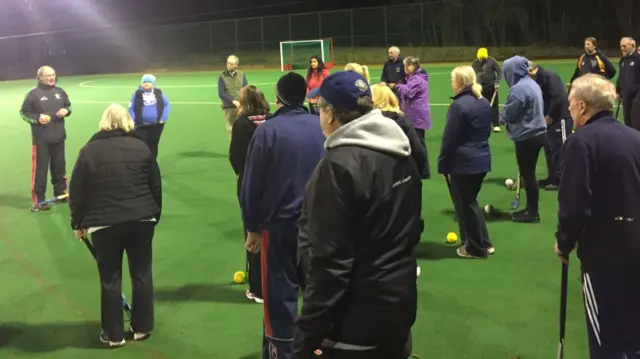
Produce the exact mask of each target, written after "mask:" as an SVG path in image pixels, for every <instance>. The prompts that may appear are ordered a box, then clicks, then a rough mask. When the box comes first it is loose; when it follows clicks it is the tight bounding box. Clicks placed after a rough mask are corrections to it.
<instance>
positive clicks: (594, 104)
mask: <svg viewBox="0 0 640 359" xmlns="http://www.w3.org/2000/svg"><path fill="white" fill-rule="evenodd" d="M570 97H573V98H575V99H576V100H579V101H583V102H584V103H585V104H586V107H587V108H588V109H590V110H592V111H595V112H600V111H611V110H613V107H614V106H615V104H616V99H617V95H616V86H615V85H614V84H613V83H611V81H609V80H607V79H606V78H604V77H602V76H600V75H597V74H586V75H582V76H580V77H578V78H577V79H576V80H575V81H573V83H572V84H571V93H570Z"/></svg>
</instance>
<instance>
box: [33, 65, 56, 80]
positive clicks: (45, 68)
mask: <svg viewBox="0 0 640 359" xmlns="http://www.w3.org/2000/svg"><path fill="white" fill-rule="evenodd" d="M45 70H51V71H54V72H55V70H54V69H53V67H51V66H42V67H41V68H39V69H38V72H36V76H38V78H39V77H41V76H42V73H44V72H45Z"/></svg>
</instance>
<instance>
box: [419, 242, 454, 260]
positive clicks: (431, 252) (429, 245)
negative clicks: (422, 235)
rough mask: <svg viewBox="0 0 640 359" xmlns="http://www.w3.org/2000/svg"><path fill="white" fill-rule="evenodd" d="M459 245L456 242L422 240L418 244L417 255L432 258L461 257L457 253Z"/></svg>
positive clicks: (421, 257) (422, 257)
mask: <svg viewBox="0 0 640 359" xmlns="http://www.w3.org/2000/svg"><path fill="white" fill-rule="evenodd" d="M457 247H458V246H457V245H455V244H446V243H442V244H440V243H435V242H420V243H418V245H417V246H416V257H418V258H420V259H431V260H438V259H451V258H460V257H458V254H457V253H456V248H457Z"/></svg>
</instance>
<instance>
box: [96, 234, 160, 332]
mask: <svg viewBox="0 0 640 359" xmlns="http://www.w3.org/2000/svg"><path fill="white" fill-rule="evenodd" d="M154 231H155V223H153V222H129V223H124V224H119V225H115V226H113V227H108V228H105V229H101V230H99V231H96V232H94V233H93V234H92V235H91V237H92V242H93V246H94V248H95V251H96V257H97V261H98V272H99V273H100V285H101V297H102V301H101V303H102V306H101V307H102V310H101V315H102V330H104V331H105V332H106V334H107V336H108V337H109V340H111V341H120V340H122V339H124V318H123V311H122V257H123V254H124V252H126V253H127V259H128V262H129V276H130V277H131V285H132V287H133V294H132V297H131V299H132V302H131V307H132V313H131V314H132V317H131V328H133V330H134V331H135V332H139V333H150V332H151V331H152V330H153V327H154V304H153V275H152V269H151V263H152V257H153V255H152V246H151V242H152V240H153V234H154Z"/></svg>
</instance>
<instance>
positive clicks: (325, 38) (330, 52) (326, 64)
mask: <svg viewBox="0 0 640 359" xmlns="http://www.w3.org/2000/svg"><path fill="white" fill-rule="evenodd" d="M325 41H328V42H329V54H331V61H329V62H327V61H325V58H324V50H325V49H324V42H325ZM301 42H306V43H310V42H311V43H313V42H319V43H320V54H319V55H320V57H321V60H322V62H324V65H325V67H326V68H327V69H328V70H331V68H333V66H334V62H333V60H334V54H333V38H331V37H323V38H319V39H310V40H287V41H280V71H284V70H285V62H284V49H283V45H285V44H295V43H301Z"/></svg>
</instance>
